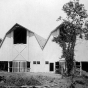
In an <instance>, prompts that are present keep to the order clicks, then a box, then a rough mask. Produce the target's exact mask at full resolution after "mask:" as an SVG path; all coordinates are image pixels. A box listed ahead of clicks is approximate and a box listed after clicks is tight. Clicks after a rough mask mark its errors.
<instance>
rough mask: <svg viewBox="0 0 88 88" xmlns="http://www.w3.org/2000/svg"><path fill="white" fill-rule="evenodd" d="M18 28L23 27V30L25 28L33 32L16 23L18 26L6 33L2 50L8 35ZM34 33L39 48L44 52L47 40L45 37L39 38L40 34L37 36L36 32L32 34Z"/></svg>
mask: <svg viewBox="0 0 88 88" xmlns="http://www.w3.org/2000/svg"><path fill="white" fill-rule="evenodd" d="M17 27H22V28H24V29H25V30H27V31H30V32H32V31H31V30H29V29H27V28H25V27H23V26H21V25H20V24H18V23H16V24H15V25H14V26H13V27H12V28H11V29H10V30H9V31H8V32H7V33H6V35H5V37H4V39H3V40H2V42H1V45H0V48H1V46H2V44H3V42H4V40H5V38H6V36H7V34H9V33H10V32H12V31H14V30H15V29H16V28H17ZM32 33H33V34H34V36H35V38H36V40H37V42H38V44H39V46H40V47H41V49H42V50H43V48H44V45H45V42H46V39H44V38H43V37H41V36H39V35H38V34H36V33H34V32H32Z"/></svg>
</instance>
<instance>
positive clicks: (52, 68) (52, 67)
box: [50, 63, 54, 71]
mask: <svg viewBox="0 0 88 88" xmlns="http://www.w3.org/2000/svg"><path fill="white" fill-rule="evenodd" d="M50 71H54V63H50Z"/></svg>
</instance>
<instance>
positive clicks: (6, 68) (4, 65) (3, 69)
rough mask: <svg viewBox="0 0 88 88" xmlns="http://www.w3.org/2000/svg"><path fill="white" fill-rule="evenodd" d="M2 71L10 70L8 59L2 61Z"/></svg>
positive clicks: (0, 67)
mask: <svg viewBox="0 0 88 88" xmlns="http://www.w3.org/2000/svg"><path fill="white" fill-rule="evenodd" d="M0 71H8V61H0Z"/></svg>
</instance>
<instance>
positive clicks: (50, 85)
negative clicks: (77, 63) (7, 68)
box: [0, 72, 88, 88]
mask: <svg viewBox="0 0 88 88" xmlns="http://www.w3.org/2000/svg"><path fill="white" fill-rule="evenodd" d="M71 82H72V80H71V77H63V78H62V76H61V75H60V74H52V73H7V72H0V88H1V86H5V87H6V86H41V88H79V87H80V88H88V75H87V73H86V72H84V74H83V75H82V76H75V77H74V78H73V84H74V86H75V87H70V85H71ZM2 88H3V87H2Z"/></svg>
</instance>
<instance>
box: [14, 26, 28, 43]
mask: <svg viewBox="0 0 88 88" xmlns="http://www.w3.org/2000/svg"><path fill="white" fill-rule="evenodd" d="M26 36H27V31H26V29H24V28H22V27H17V29H15V30H14V32H13V38H14V39H13V41H14V44H21V43H22V44H26Z"/></svg>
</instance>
